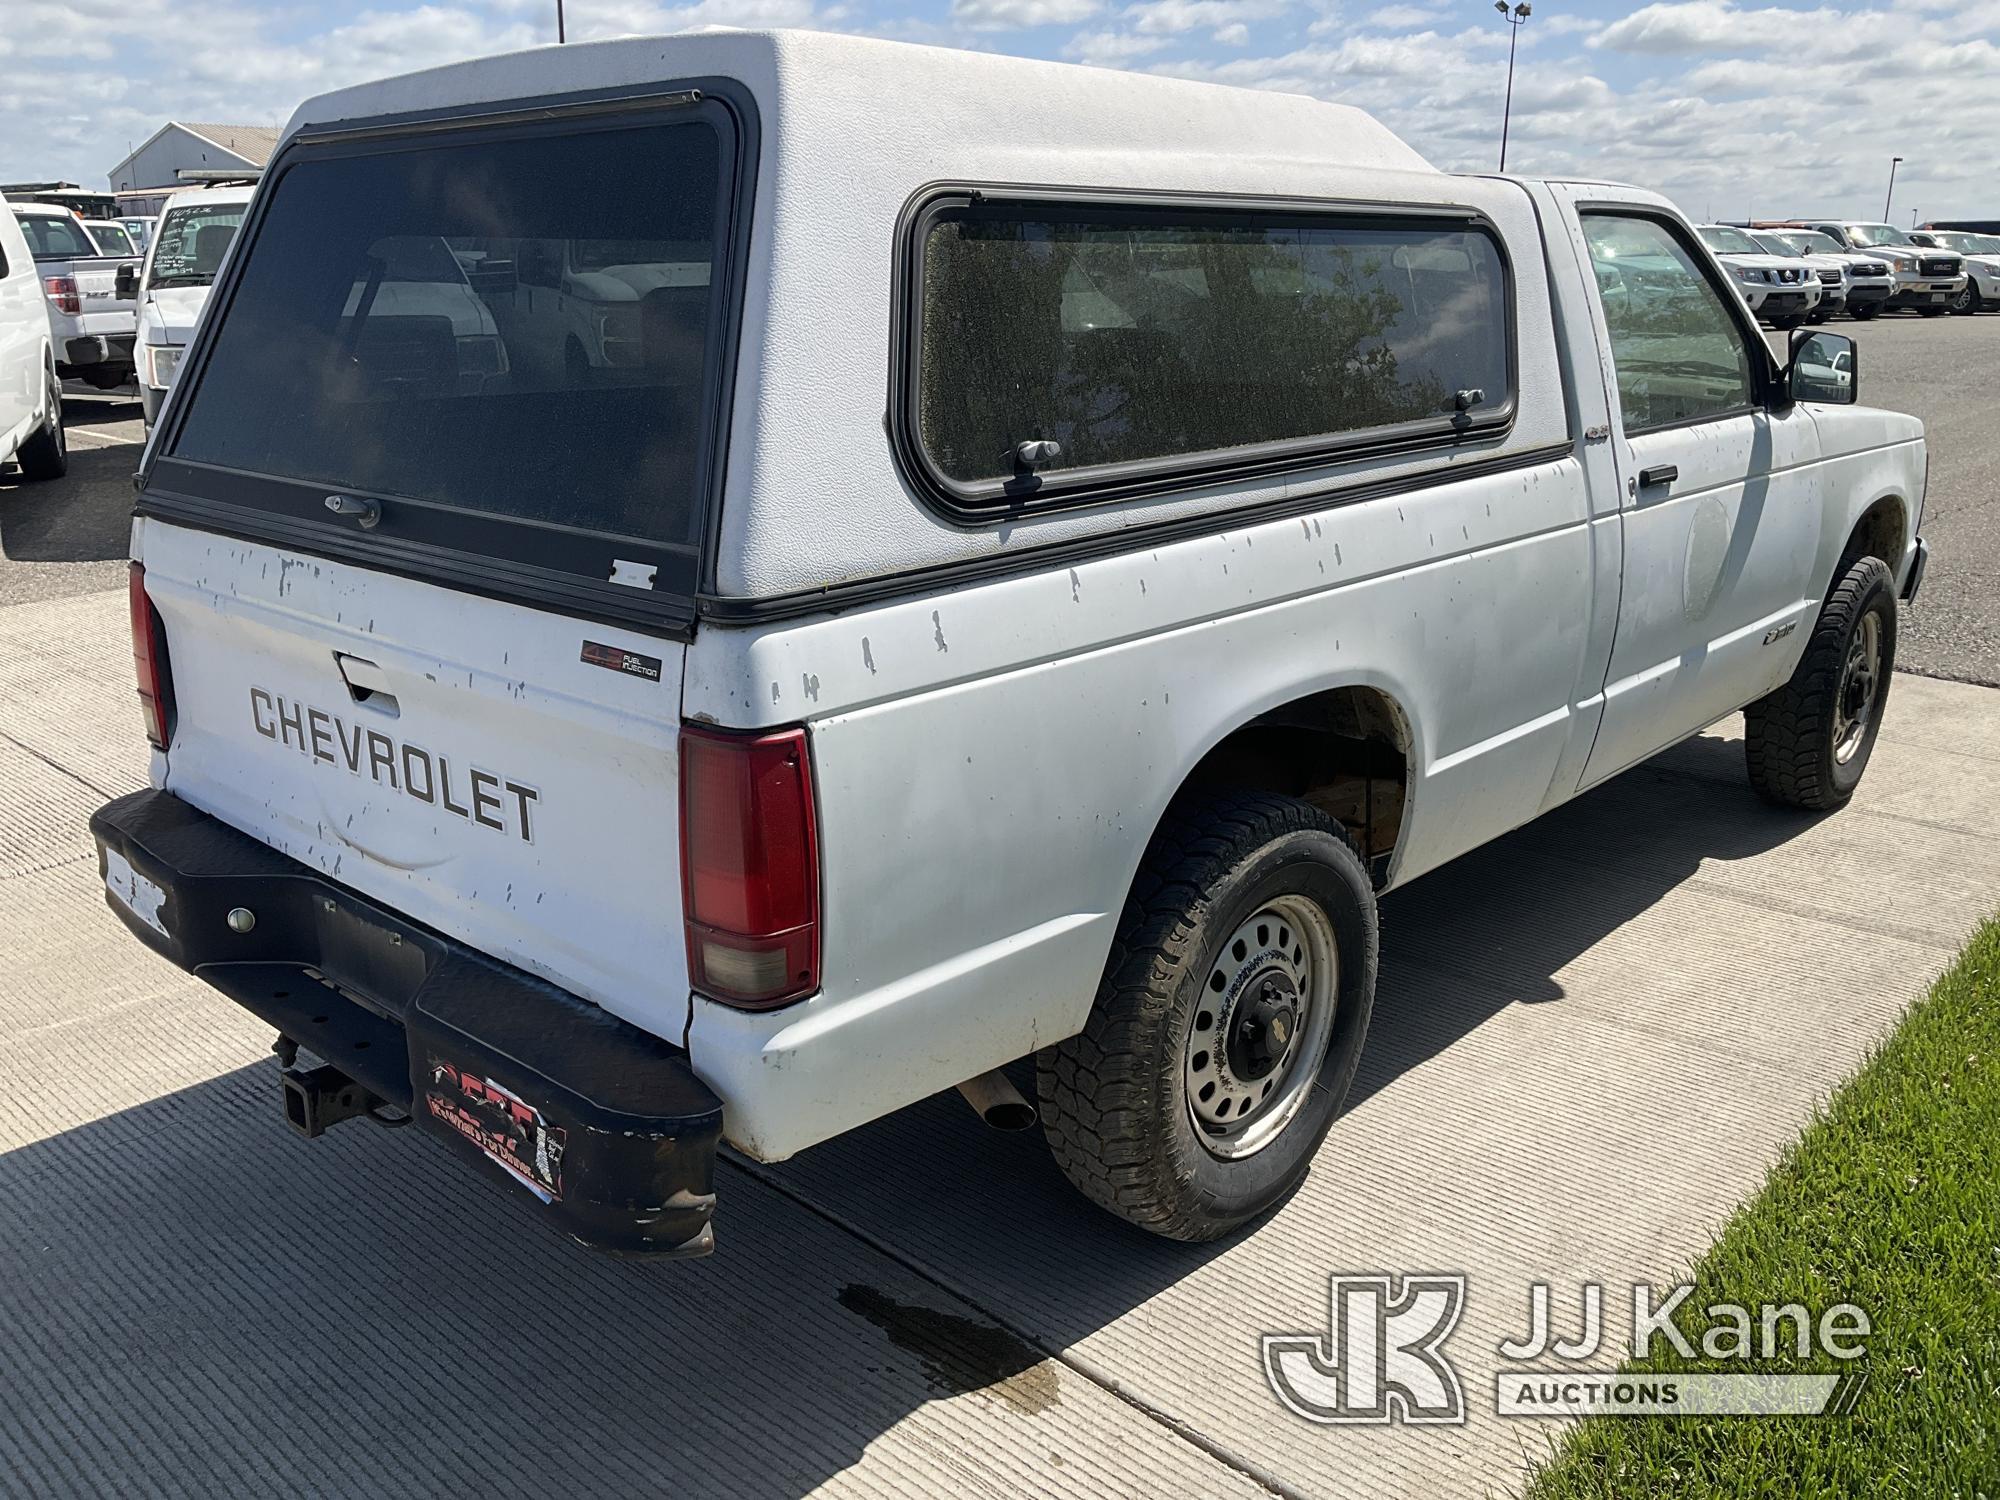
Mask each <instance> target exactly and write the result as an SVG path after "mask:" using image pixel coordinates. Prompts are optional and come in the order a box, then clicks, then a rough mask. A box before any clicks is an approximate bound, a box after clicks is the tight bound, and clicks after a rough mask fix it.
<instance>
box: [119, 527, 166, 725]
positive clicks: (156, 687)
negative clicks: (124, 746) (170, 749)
mask: <svg viewBox="0 0 2000 1500" xmlns="http://www.w3.org/2000/svg"><path fill="white" fill-rule="evenodd" d="M126 596H127V598H128V599H129V601H130V603H131V606H132V665H133V667H134V669H136V670H137V672H138V674H139V711H140V713H141V714H142V715H143V716H144V718H145V721H146V738H147V740H149V741H150V742H151V743H152V746H153V748H154V749H155V750H164V749H166V748H167V742H168V741H169V740H171V739H172V738H173V733H174V676H173V672H172V671H171V670H170V669H169V667H168V665H167V628H166V626H165V625H163V624H161V623H160V612H159V611H158V610H157V609H155V608H153V601H152V600H151V599H148V598H147V597H146V565H145V564H144V563H133V564H132V575H131V583H130V585H129V586H128V588H127V591H126Z"/></svg>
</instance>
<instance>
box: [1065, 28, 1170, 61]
mask: <svg viewBox="0 0 2000 1500" xmlns="http://www.w3.org/2000/svg"><path fill="white" fill-rule="evenodd" d="M1166 45H1167V39H1166V38H1165V37H1158V36H1137V35H1134V34H1133V33H1132V32H1129V31H1086V32H1079V33H1078V34H1077V35H1076V36H1073V37H1071V38H1070V40H1069V45H1068V46H1066V47H1064V48H1063V56H1064V57H1067V58H1070V59H1072V60H1073V61H1075V62H1081V63H1090V64H1092V65H1093V66H1095V67H1100V68H1116V67H1123V66H1124V65H1125V64H1127V63H1129V62H1133V61H1135V60H1137V59H1138V58H1141V57H1150V56H1151V55H1152V54H1153V53H1155V52H1158V51H1159V50H1160V49H1161V48H1162V47H1164V46H1166Z"/></svg>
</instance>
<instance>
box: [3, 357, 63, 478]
mask: <svg viewBox="0 0 2000 1500" xmlns="http://www.w3.org/2000/svg"><path fill="white" fill-rule="evenodd" d="M43 404H44V408H45V409H44V410H43V412H42V425H41V426H39V427H37V428H36V429H35V430H34V432H33V433H31V434H30V435H29V437H28V439H27V441H26V442H24V443H22V444H21V446H20V448H19V449H17V450H16V451H15V454H14V461H15V462H16V463H18V464H19V465H20V466H21V477H22V478H24V479H60V478H62V477H63V475H65V474H67V473H68V472H69V441H68V438H67V436H66V435H65V434H64V432H63V414H62V384H61V382H59V381H58V380H57V379H56V373H55V371H54V370H50V371H49V372H48V387H47V390H46V391H45V392H44V395H43Z"/></svg>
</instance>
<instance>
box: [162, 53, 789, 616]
mask: <svg viewBox="0 0 2000 1500" xmlns="http://www.w3.org/2000/svg"><path fill="white" fill-rule="evenodd" d="M747 106H748V100H747V97H744V98H743V99H742V100H741V101H740V103H735V102H731V101H728V100H725V99H721V98H716V97H712V96H711V95H710V94H709V93H708V92H705V91H700V90H694V89H688V90H683V91H676V92H675V93H673V94H668V95H661V96H655V97H652V98H649V99H647V100H643V101H630V100H627V101H619V102H617V103H616V104H613V105H607V104H606V103H603V102H596V103H594V104H593V105H592V106H591V107H589V108H583V109H579V110H578V111H577V112H576V113H575V114H574V115H571V116H567V117H566V116H565V115H564V114H563V113H562V112H561V111H560V110H555V111H544V110H537V109H510V111H509V112H508V113H507V114H506V115H504V116H498V117H492V118H488V119H484V120H481V119H476V118H475V119H462V120H447V121H442V122H437V121H429V122H420V123H418V124H415V125H411V126H409V127H408V128H395V127H381V128H377V129H361V130H353V131H344V132H341V133H337V134H330V135H328V136H326V137H323V138H314V137H311V136H307V137H306V138H304V139H303V140H302V141H301V142H300V143H299V144H298V145H296V146H295V147H293V148H291V149H288V150H287V151H286V152H285V154H284V156H283V157H282V158H281V160H280V162H279V163H278V165H277V168H276V170H275V171H274V172H273V174H272V177H271V179H270V180H269V181H268V183H267V184H266V186H265V188H264V189H263V191H262V192H260V194H259V202H258V205H257V206H256V208H254V209H253V211H252V217H251V219H250V222H249V223H248V225H247V226H246V227H245V229H244V230H243V233H245V234H246V235H247V236H248V239H247V240H246V243H245V246H244V248H243V253H242V254H239V255H238V256H236V257H235V258H234V259H233V261H232V268H231V270H230V272H229V274H228V275H227V276H226V277H225V280H224V285H223V287H222V288H221V289H220V291H219V296H220V298H221V302H220V306H219V310H218V314H217V315H214V316H212V319H211V322H210V325H209V327H208V328H207V330H206V331H205V333H204V335H203V338H202V340H201V342H200V346H199V347H198V348H197V350H196V351H195V354H194V364H193V367H192V368H191V370H190V372H189V375H188V377H187V378H186V379H185V381H184V384H185V385H186V386H187V387H188V388H187V389H186V390H185V391H184V392H183V393H182V394H183V396H184V400H183V401H182V402H180V403H179V404H178V405H177V407H176V409H175V410H174V411H173V412H172V413H171V417H170V420H171V421H172V429H171V430H170V431H169V432H168V433H167V434H165V435H164V440H163V441H162V443H161V444H160V453H161V454H162V455H163V456H162V457H161V458H160V459H159V460H158V461H157V462H156V463H155V465H154V468H153V470H152V471H151V472H150V473H149V474H148V476H147V477H148V486H147V491H146V494H145V496H143V497H142V500H141V510H142V512H143V511H148V510H157V511H158V512H159V513H160V514H162V515H164V516H166V517H167V518H168V519H173V518H175V517H176V515H177V514H183V513H185V512H187V511H188V510H190V509H192V510H193V511H194V512H195V513H196V514H195V515H194V517H193V519H195V520H196V521H197V524H202V525H208V526H211V527H218V528H219V529H224V530H229V529H232V527H233V528H234V529H239V530H242V531H245V532H246V533H247V534H252V535H260V536H269V537H270V538H271V539H274V540H278V541H283V542H291V543H294V544H296V545H299V546H302V547H304V548H306V549H307V550H321V551H327V552H330V553H332V554H334V555H342V556H350V555H351V556H354V557H355V558H356V560H361V561H368V562H372V563H377V564H382V565H387V566H390V567H392V568H395V569H399V570H401V571H407V572H411V573H414V574H416V575H417V576H422V577H440V576H441V577H442V580H443V581H453V582H458V583H460V584H465V585H469V586H472V587H475V588H480V589H482V590H483V591H486V592H492V593H496V594H499V595H502V596H507V597H521V598H524V599H526V600H529V601H530V602H533V601H536V600H547V601H549V602H552V603H555V604H558V605H559V606H560V607H562V608H564V609H566V610H569V611H572V612H580V613H585V614H598V615H601V616H604V617H606V618H613V619H621V620H631V621H633V622H634V623H639V622H649V623H664V624H668V625H670V626H671V625H676V624H684V623H685V622H686V621H687V620H689V619H691V618H692V600H693V597H694V595H695V593H696V591H697V588H698V586H699V582H700V575H701V559H702V556H703V547H704V544H705V540H706V533H707V526H708V518H709V515H710V513H711V511H712V509H713V506H712V504H711V496H712V492H713V490H714V488H715V485H716V481H717V475H718V473H719V459H720V447H721V443H722V441H723V438H722V413H723V410H724V405H725V402H726V397H727V387H728V383H729V374H730V365H731V362H732V359H733V349H734V327H735V322H736V313H737V299H738V296H739V282H740V267H741V260H742V256H741V248H742V247H741V241H742V230H743V228H744V226H743V224H742V222H741V219H742V215H743V214H745V213H747V209H748V204H749V202H750V196H749V193H748V192H747V190H746V188H745V185H744V176H745V173H746V172H747V171H748V170H749V160H748V158H749V148H748V146H747V144H746V136H748V134H749V131H750V130H754V115H752V116H750V121H751V123H750V126H749V129H748V130H746V127H745V122H744V116H743V115H742V114H740V113H739V108H745V109H747ZM217 230H218V231H221V232H224V233H226V232H227V231H226V230H223V229H222V226H219V225H218V226H217ZM217 238H218V241H219V238H220V235H219V234H218V235H217ZM197 248H202V247H200V246H197ZM218 249H219V244H218ZM335 500H337V501H340V502H342V504H341V505H339V506H337V507H330V506H329V503H328V502H329V501H335ZM349 502H354V503H349ZM363 519H366V520H368V521H370V522H371V523H372V524H369V525H365V526H364V525H362V524H361V521H362V520H363ZM591 599H594V600H595V603H594V604H592V603H589V602H587V601H588V600H591Z"/></svg>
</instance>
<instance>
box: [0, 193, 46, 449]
mask: <svg viewBox="0 0 2000 1500" xmlns="http://www.w3.org/2000/svg"><path fill="white" fill-rule="evenodd" d="M0 215H4V216H5V219H4V222H0V459H6V458H12V457H13V454H12V453H11V452H10V451H9V450H8V449H7V448H6V447H5V446H4V444H5V443H6V439H7V434H8V433H10V432H12V431H13V430H14V429H15V428H16V427H18V426H20V425H21V424H22V423H23V422H25V421H27V420H28V418H29V417H30V416H32V415H33V414H34V413H35V411H36V410H37V409H38V408H39V406H40V404H41V399H42V381H43V378H44V377H43V374H42V346H43V344H44V343H45V342H46V341H47V339H48V336H49V313H48V307H47V305H46V304H45V303H44V302H43V300H42V284H41V281H40V279H39V278H38V277H37V276H36V275H35V262H34V258H33V257H32V256H30V255H29V254H28V244H27V241H26V240H24V239H23V238H22V237H21V233H20V231H19V230H18V229H16V228H15V227H14V216H13V215H12V214H11V213H8V212H7V210H6V209H5V207H3V206H0Z"/></svg>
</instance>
